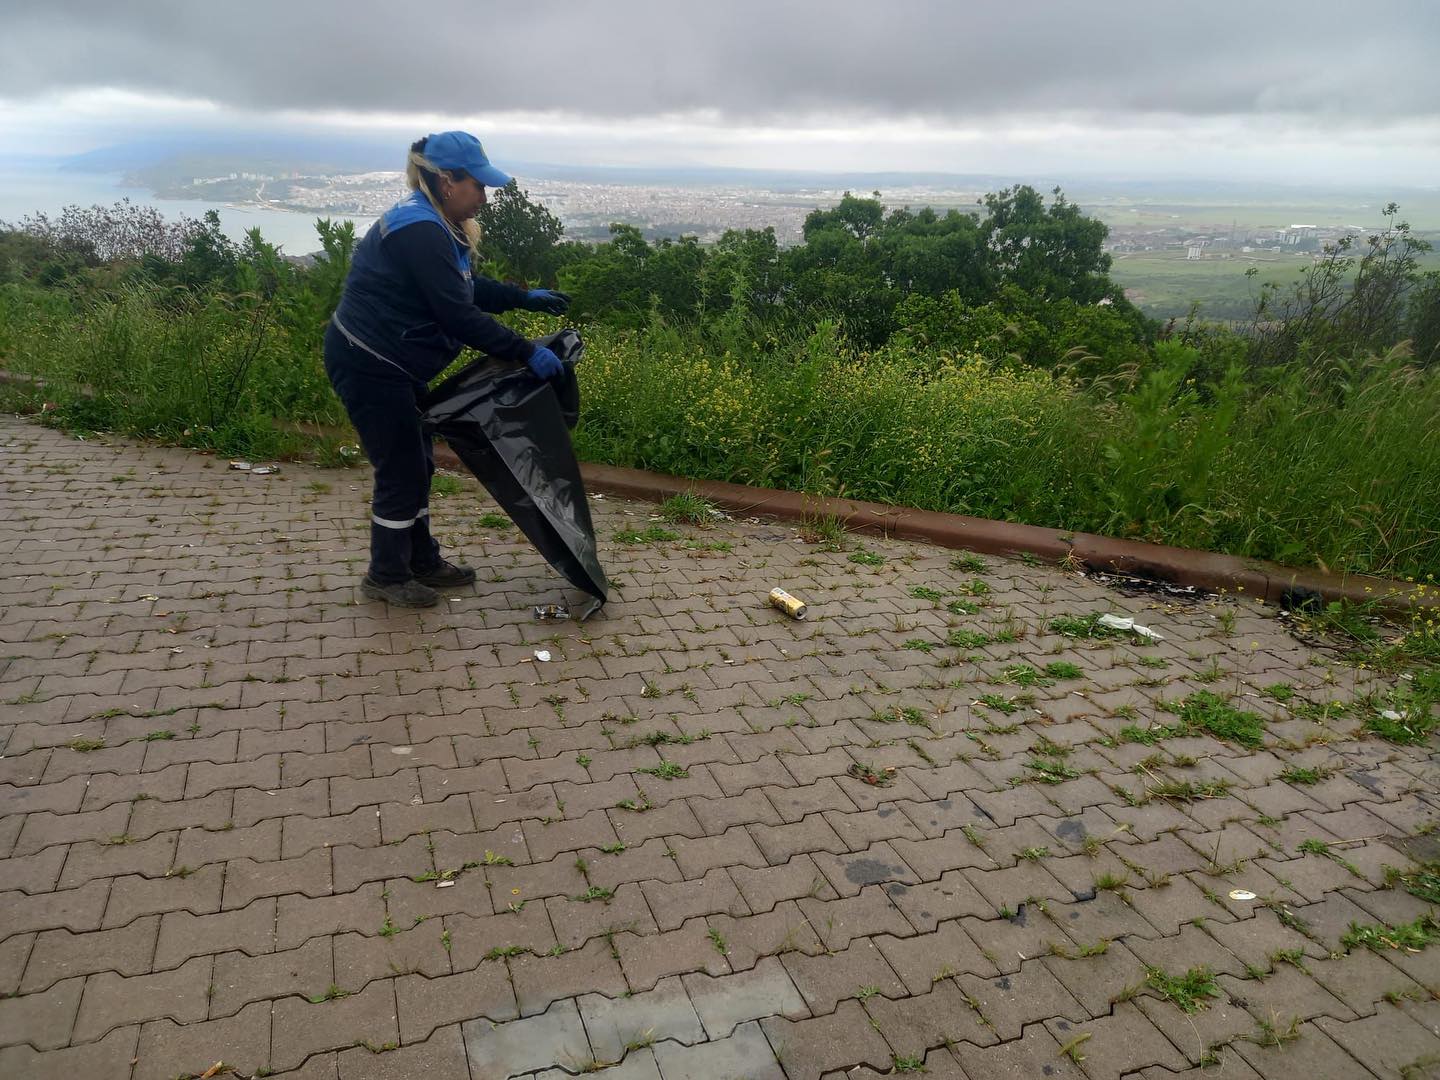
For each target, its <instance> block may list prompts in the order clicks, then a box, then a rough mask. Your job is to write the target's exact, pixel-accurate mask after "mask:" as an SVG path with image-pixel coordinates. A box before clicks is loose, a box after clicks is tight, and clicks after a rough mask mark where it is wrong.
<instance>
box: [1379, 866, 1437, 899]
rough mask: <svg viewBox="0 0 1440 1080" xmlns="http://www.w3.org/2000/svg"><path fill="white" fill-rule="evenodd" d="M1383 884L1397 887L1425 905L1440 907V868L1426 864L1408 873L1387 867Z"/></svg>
mask: <svg viewBox="0 0 1440 1080" xmlns="http://www.w3.org/2000/svg"><path fill="white" fill-rule="evenodd" d="M1385 884H1386V885H1389V886H1390V887H1391V888H1395V887H1396V886H1399V887H1400V888H1402V889H1404V890H1405V891H1406V892H1408V893H1409V894H1410V895H1411V896H1415V897H1418V898H1419V899H1421V900H1424V901H1425V902H1426V903H1427V904H1434V905H1436V906H1437V907H1440V866H1437V865H1435V864H1428V865H1426V866H1424V867H1422V868H1421V869H1419V870H1412V871H1410V872H1409V873H1405V872H1402V871H1400V870H1396V869H1395V868H1394V867H1393V866H1387V867H1386V868H1385Z"/></svg>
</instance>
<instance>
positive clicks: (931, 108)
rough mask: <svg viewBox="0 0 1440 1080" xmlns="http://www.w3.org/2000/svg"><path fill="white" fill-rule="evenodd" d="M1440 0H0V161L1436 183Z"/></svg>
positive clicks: (1438, 172) (1439, 116)
mask: <svg viewBox="0 0 1440 1080" xmlns="http://www.w3.org/2000/svg"><path fill="white" fill-rule="evenodd" d="M1437 53H1440V0H1365V2H1363V3H1361V2H1356V0H1304V2H1297V0H1204V2H1201V0H1004V2H994V0H967V2H963V3H962V2H960V0H927V2H920V0H889V2H888V3H882V2H878V0H865V2H856V0H814V2H812V0H769V2H764V3H759V2H753V0H730V2H727V3H711V2H706V3H701V2H693V0H670V2H647V0H605V2H601V0H593V2H579V0H571V2H559V0H524V2H515V0H507V2H506V3H503V4H501V3H485V2H476V0H468V2H467V0H456V2H453V3H421V4H408V5H406V4H396V3H394V2H393V0H391V2H388V3H383V4H382V3H378V2H375V0H343V2H341V0H286V2H284V3H281V2H277V0H247V2H244V3H236V2H233V0H226V2H224V3H215V2H212V0H134V2H129V3H116V2H115V0H89V2H87V0H44V2H38V0H7V2H6V3H5V4H4V6H3V10H0V155H9V156H15V155H19V154H25V153H47V152H55V153H67V152H75V151H78V150H85V149H91V148H93V147H96V146H100V145H104V144H107V143H113V142H117V141H123V140H124V139H126V138H132V137H139V136H142V135H150V134H154V133H156V132H159V131H164V130H177V129H183V130H216V131H225V130H234V131H246V130H255V131H281V130H284V131H297V130H298V131H305V130H325V131H345V132H350V133H356V132H358V133H365V134H374V135H377V136H381V137H385V136H388V135H390V134H392V133H393V134H394V136H395V137H396V138H397V139H400V138H402V137H403V138H409V137H413V135H414V134H419V133H422V132H423V131H426V130H434V129H437V128H440V127H444V126H464V127H467V128H469V129H470V130H473V131H475V132H476V133H477V134H479V135H480V136H481V138H482V139H484V140H485V141H486V142H487V144H488V145H489V147H490V149H491V153H492V156H493V157H495V158H496V160H497V161H502V162H503V160H504V159H505V158H506V157H510V158H511V159H512V160H513V159H519V158H523V159H525V160H529V161H552V162H566V161H575V162H581V163H594V164H641V163H644V164H661V165H663V164H712V165H714V164H719V165H724V164H732V165H740V166H747V167H771V168H823V169H831V168H844V169H869V170H877V171H879V170H895V169H939V170H946V171H957V172H1010V171H1017V170H1019V171H1025V170H1031V171H1039V172H1045V173H1050V174H1056V173H1065V172H1071V173H1075V174H1094V173H1105V174H1111V175H1136V176H1153V175H1184V174H1187V173H1190V174H1195V175H1209V176H1227V175H1229V176H1235V177H1236V178H1241V179H1243V178H1247V177H1265V178H1274V179H1295V180H1303V179H1307V178H1310V179H1315V180H1321V181H1327V182H1328V181H1334V180H1371V181H1384V182H1391V183H1395V182H1401V183H1421V184H1434V183H1436V179H1435V178H1436V177H1437V176H1440V77H1437V75H1436V74H1435V58H1436V55H1437Z"/></svg>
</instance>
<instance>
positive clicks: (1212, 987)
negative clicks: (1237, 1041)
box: [1145, 967, 1220, 1013]
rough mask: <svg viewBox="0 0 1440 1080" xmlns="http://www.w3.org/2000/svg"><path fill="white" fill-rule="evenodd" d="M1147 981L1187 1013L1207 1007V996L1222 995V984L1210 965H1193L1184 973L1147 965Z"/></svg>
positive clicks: (1215, 996)
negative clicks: (1171, 972) (1174, 973)
mask: <svg viewBox="0 0 1440 1080" xmlns="http://www.w3.org/2000/svg"><path fill="white" fill-rule="evenodd" d="M1145 982H1146V984H1147V985H1148V986H1150V988H1151V989H1153V990H1155V991H1156V992H1158V993H1159V994H1160V996H1161V997H1163V998H1166V999H1167V1000H1169V1001H1171V1002H1173V1003H1174V1004H1175V1005H1176V1007H1177V1008H1179V1009H1180V1010H1181V1011H1182V1012H1187V1013H1197V1012H1199V1011H1200V1010H1201V1009H1203V1008H1205V1006H1206V1000H1205V999H1206V998H1218V997H1219V996H1220V985H1219V984H1218V983H1217V982H1216V981H1215V974H1214V972H1212V971H1211V970H1210V969H1209V968H1208V967H1193V968H1191V969H1190V970H1189V971H1187V972H1185V974H1184V975H1171V974H1169V973H1167V972H1166V971H1165V969H1164V968H1158V967H1147V968H1146V969H1145Z"/></svg>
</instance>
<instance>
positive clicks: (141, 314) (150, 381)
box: [0, 286, 344, 456]
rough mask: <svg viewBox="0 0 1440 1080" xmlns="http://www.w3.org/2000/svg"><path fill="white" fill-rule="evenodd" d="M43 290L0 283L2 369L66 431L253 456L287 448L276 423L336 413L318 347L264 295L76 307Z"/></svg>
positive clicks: (127, 295)
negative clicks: (18, 377) (24, 383)
mask: <svg viewBox="0 0 1440 1080" xmlns="http://www.w3.org/2000/svg"><path fill="white" fill-rule="evenodd" d="M50 296H53V294H44V293H41V294H38V295H36V296H35V298H34V299H33V300H32V301H31V302H29V303H27V302H26V299H25V290H23V288H22V287H18V286H10V287H6V288H4V289H0V319H3V323H4V327H5V328H4V329H3V330H0V343H3V347H4V350H5V354H4V363H5V367H6V368H7V369H8V370H9V371H12V372H15V373H19V374H25V375H30V376H34V377H35V378H38V379H41V380H43V381H44V386H43V388H41V389H40V390H39V391H34V392H32V393H38V394H39V396H41V397H44V398H45V400H46V401H48V402H51V403H53V404H54V405H55V406H56V407H57V411H58V414H59V416H60V419H61V420H62V421H64V422H66V423H68V424H69V425H71V426H75V427H81V428H86V429H91V430H114V431H122V432H126V433H129V434H134V435H140V436H143V437H147V438H155V439H160V440H163V441H166V442H177V443H185V444H187V445H192V446H203V447H209V448H213V449H216V450H221V451H226V452H232V453H245V454H254V455H257V456H258V455H274V454H279V453H282V452H284V451H285V450H287V449H288V448H290V447H291V446H292V445H293V443H294V439H293V437H291V436H287V435H286V434H284V433H283V432H282V430H281V429H280V428H278V427H277V426H276V425H275V423H274V421H275V420H277V419H281V420H300V421H308V422H321V423H331V424H333V423H338V422H341V421H343V419H344V413H343V411H342V410H341V409H340V408H339V405H338V403H337V402H336V401H335V400H334V396H333V395H332V394H331V393H330V389H329V385H328V383H327V381H326V379H325V374H324V370H323V366H322V362H321V358H320V355H319V352H318V350H316V349H315V348H314V347H313V346H311V347H308V348H307V347H304V346H298V345H297V343H296V342H295V341H294V340H293V339H292V335H291V333H290V332H288V331H287V330H286V329H285V328H284V327H283V326H281V325H279V324H278V323H277V322H276V320H275V319H274V317H273V313H272V310H271V308H270V305H269V304H268V303H267V302H265V301H263V300H255V299H252V298H233V299H232V298H222V297H219V296H216V295H213V294H195V293H192V292H190V291H189V290H184V289H156V288H154V287H148V286H132V287H128V288H126V289H124V290H122V291H121V292H120V294H119V295H118V296H117V297H115V298H113V299H107V300H101V301H98V302H92V303H87V304H84V305H81V306H74V305H72V304H56V303H54V302H53V300H51V299H50ZM12 393H14V391H13V390H12Z"/></svg>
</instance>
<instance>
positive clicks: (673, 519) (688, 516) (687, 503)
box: [659, 491, 715, 525]
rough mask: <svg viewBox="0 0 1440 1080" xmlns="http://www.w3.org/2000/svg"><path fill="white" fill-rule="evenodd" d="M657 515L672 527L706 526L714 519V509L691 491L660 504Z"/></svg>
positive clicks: (671, 497) (672, 496)
mask: <svg viewBox="0 0 1440 1080" xmlns="http://www.w3.org/2000/svg"><path fill="white" fill-rule="evenodd" d="M659 514H660V516H661V517H662V518H664V519H665V520H666V521H668V522H670V524H672V525H708V524H710V522H711V521H713V520H714V518H715V507H714V506H712V505H711V504H710V503H709V502H708V501H706V500H705V499H702V498H701V497H700V496H699V495H696V494H695V493H694V492H693V491H685V492H681V493H680V494H678V495H671V496H670V497H669V498H668V499H666V500H665V501H664V502H662V503H661V504H660V507H659Z"/></svg>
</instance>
